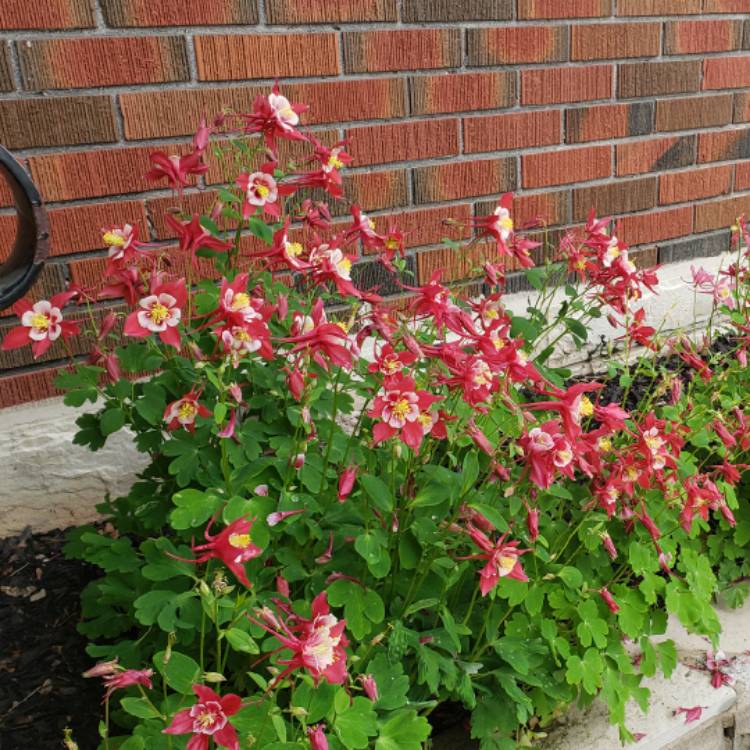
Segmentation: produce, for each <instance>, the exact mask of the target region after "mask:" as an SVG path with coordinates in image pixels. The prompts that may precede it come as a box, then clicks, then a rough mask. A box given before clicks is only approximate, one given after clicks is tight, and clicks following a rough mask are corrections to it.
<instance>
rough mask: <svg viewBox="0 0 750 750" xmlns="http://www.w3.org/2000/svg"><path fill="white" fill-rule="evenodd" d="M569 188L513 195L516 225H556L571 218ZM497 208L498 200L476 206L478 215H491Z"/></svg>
mask: <svg viewBox="0 0 750 750" xmlns="http://www.w3.org/2000/svg"><path fill="white" fill-rule="evenodd" d="M569 198H570V191H569V190H554V191H552V192H549V191H548V192H544V193H524V194H523V195H515V196H514V197H513V211H512V214H513V221H514V222H515V225H516V227H518V228H521V229H524V228H532V227H554V226H559V225H560V224H567V223H568V220H569V216H568V214H569V211H568V204H569V202H570V200H569ZM495 208H497V201H496V200H494V201H480V202H479V203H477V204H476V206H475V212H474V213H475V215H476V216H489V215H490V214H491V213H492V212H493V211H494V210H495Z"/></svg>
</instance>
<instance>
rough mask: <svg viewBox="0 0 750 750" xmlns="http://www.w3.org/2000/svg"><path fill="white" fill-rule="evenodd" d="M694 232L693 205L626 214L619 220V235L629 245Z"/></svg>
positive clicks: (642, 243) (667, 238)
mask: <svg viewBox="0 0 750 750" xmlns="http://www.w3.org/2000/svg"><path fill="white" fill-rule="evenodd" d="M692 232H693V209H692V207H691V206H687V207H686V208H672V209H669V210H668V211H653V212H651V213H645V214H635V215H634V216H625V217H623V218H622V219H619V220H618V222H617V236H618V237H620V239H622V240H624V241H625V242H627V243H628V244H629V245H645V244H647V243H650V242H660V241H662V240H669V239H672V238H673V237H685V236H687V235H689V234H692Z"/></svg>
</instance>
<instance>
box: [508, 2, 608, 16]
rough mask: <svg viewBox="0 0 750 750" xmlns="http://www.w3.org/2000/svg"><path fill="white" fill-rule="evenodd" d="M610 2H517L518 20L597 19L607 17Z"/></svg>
mask: <svg viewBox="0 0 750 750" xmlns="http://www.w3.org/2000/svg"><path fill="white" fill-rule="evenodd" d="M611 7H612V3H611V0H565V2H564V3H561V2H560V0H518V18H519V19H521V20H533V19H535V18H572V19H579V18H599V17H601V16H608V15H609V13H610V9H611Z"/></svg>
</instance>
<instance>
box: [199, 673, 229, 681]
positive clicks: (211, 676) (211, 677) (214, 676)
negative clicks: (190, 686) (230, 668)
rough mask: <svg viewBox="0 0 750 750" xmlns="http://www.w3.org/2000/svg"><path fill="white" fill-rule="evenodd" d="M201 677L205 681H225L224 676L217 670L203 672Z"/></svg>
mask: <svg viewBox="0 0 750 750" xmlns="http://www.w3.org/2000/svg"><path fill="white" fill-rule="evenodd" d="M203 679H204V680H205V681H206V682H226V679H227V678H226V677H224V675H223V674H219V673H218V672H204V673H203Z"/></svg>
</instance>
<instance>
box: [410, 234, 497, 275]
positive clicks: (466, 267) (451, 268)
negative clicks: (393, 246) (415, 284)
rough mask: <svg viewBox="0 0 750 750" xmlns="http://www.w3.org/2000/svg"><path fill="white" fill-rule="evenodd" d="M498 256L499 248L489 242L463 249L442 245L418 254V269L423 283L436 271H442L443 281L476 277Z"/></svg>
mask: <svg viewBox="0 0 750 750" xmlns="http://www.w3.org/2000/svg"><path fill="white" fill-rule="evenodd" d="M493 255H494V256H497V249H496V248H493V247H492V246H491V245H489V244H488V243H482V244H481V245H472V246H471V247H468V248H462V249H461V250H458V251H456V250H453V249H451V248H446V247H441V248H438V249H436V250H429V251H426V252H421V253H418V254H417V269H418V272H419V280H420V282H421V283H426V282H427V281H429V279H430V277H431V276H432V275H433V274H434V273H435V272H436V271H441V272H442V274H441V281H443V282H452V281H460V280H462V279H470V278H476V277H477V275H480V274H481V269H482V266H483V265H484V263H485V262H486V261H488V260H490V259H491V258H492V257H493Z"/></svg>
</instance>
